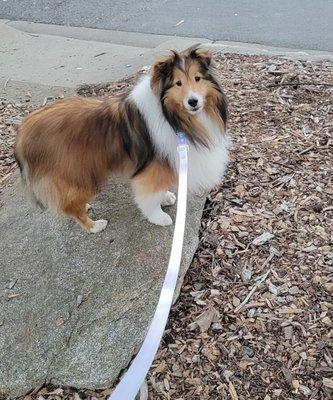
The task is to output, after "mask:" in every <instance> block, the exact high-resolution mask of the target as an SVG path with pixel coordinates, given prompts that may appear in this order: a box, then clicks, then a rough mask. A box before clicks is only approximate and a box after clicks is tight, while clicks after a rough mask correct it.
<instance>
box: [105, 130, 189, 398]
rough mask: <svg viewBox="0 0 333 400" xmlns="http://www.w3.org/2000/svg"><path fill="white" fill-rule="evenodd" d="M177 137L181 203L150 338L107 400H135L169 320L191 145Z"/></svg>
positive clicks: (185, 200)
mask: <svg viewBox="0 0 333 400" xmlns="http://www.w3.org/2000/svg"><path fill="white" fill-rule="evenodd" d="M177 138H178V153H179V178H178V200H177V214H176V222H175V230H174V234H173V240H172V247H171V253H170V258H169V265H168V269H167V272H166V275H165V278H164V282H163V286H162V290H161V293H160V298H159V301H158V304H157V307H156V310H155V314H154V317H153V319H152V322H151V324H150V327H149V330H148V333H147V336H146V338H145V340H144V342H143V344H142V346H141V348H140V351H139V352H138V354H137V355H136V357H135V358H134V360H133V362H132V364H131V366H130V367H129V369H128V370H127V372H126V373H125V375H124V376H123V378H122V379H121V381H120V382H119V384H118V385H117V386H116V389H115V390H114V392H113V393H112V394H111V396H110V397H109V399H108V400H134V398H135V396H136V394H137V393H138V392H139V390H140V387H141V385H142V383H143V381H144V379H145V377H146V375H147V373H148V371H149V368H150V367H151V364H152V362H153V361H154V357H155V354H156V352H157V350H158V347H159V345H160V342H161V340H162V336H163V333H164V329H165V326H166V323H167V321H168V316H169V313H170V308H171V305H172V300H173V295H174V292H175V288H176V284H177V279H178V273H179V268H180V262H181V256H182V249H183V241H184V231H185V218H186V202H187V161H188V160H187V153H188V146H187V142H186V136H185V134H184V133H178V134H177Z"/></svg>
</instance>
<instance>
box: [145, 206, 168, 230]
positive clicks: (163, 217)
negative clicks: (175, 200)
mask: <svg viewBox="0 0 333 400" xmlns="http://www.w3.org/2000/svg"><path fill="white" fill-rule="evenodd" d="M148 221H149V222H151V223H152V224H155V225H160V226H168V225H171V224H172V219H171V217H170V215H168V214H167V213H165V212H164V211H162V210H161V211H160V212H159V213H156V214H154V215H151V216H150V217H149V218H148Z"/></svg>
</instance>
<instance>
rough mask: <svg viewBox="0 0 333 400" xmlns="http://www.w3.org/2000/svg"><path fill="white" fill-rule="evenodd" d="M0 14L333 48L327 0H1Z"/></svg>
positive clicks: (332, 12)
mask: <svg viewBox="0 0 333 400" xmlns="http://www.w3.org/2000/svg"><path fill="white" fill-rule="evenodd" d="M0 18H4V19H10V20H26V21H33V22H44V23H49V24H58V25H69V26H79V27H92V28H103V29H112V30H120V31H127V32H142V33H155V34H164V35H177V36H187V37H202V38H207V39H210V40H225V41H237V42H248V43H259V44H263V45H268V46H276V47H289V48H299V49H313V50H326V51H333V1H332V0H269V1H267V0H251V1H250V0H183V1H180V0H136V1H124V0H113V1H109V0H99V1H91V0H90V1H86V0H66V1H63V0H34V1H31V0H0ZM0 40H1V39H0Z"/></svg>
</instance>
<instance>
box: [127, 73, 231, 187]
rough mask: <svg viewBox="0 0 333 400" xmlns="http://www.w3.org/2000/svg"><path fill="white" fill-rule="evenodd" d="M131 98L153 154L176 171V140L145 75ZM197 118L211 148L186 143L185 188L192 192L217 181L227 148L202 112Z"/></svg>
mask: <svg viewBox="0 0 333 400" xmlns="http://www.w3.org/2000/svg"><path fill="white" fill-rule="evenodd" d="M131 98H132V100H133V101H134V103H135V104H136V106H137V107H138V108H139V110H140V112H141V113H142V115H143V117H144V119H145V121H146V124H147V126H148V129H149V133H150V135H151V139H152V142H153V145H154V147H155V151H156V153H157V154H158V155H159V156H160V157H161V158H164V159H167V160H168V162H169V163H170V165H171V166H172V168H174V170H176V171H178V153H177V138H176V135H175V132H174V130H173V129H172V127H171V126H170V124H169V123H168V121H167V120H166V118H165V117H164V115H163V111H162V107H161V104H160V103H159V101H158V99H157V98H156V96H155V94H154V93H153V91H152V89H151V87H150V78H149V77H148V76H147V77H145V78H143V79H142V81H141V82H139V84H138V85H137V86H136V87H135V88H134V90H133V92H132V93H131ZM199 118H200V119H201V123H202V124H203V126H204V127H205V128H206V129H207V131H208V132H209V134H210V137H211V145H210V146H209V148H205V147H203V146H194V145H193V144H192V143H189V164H188V188H189V190H190V191H191V192H195V193H198V192H202V191H207V190H210V189H212V188H213V187H214V186H215V185H216V184H218V183H219V182H220V181H221V178H222V176H223V173H224V171H225V168H226V166H227V163H228V148H229V147H230V141H229V139H228V138H227V137H226V136H225V135H224V134H222V133H221V131H220V128H219V127H218V125H216V124H215V123H213V122H212V121H211V120H210V119H209V118H208V117H207V116H206V115H205V114H204V113H202V114H201V115H200V116H199Z"/></svg>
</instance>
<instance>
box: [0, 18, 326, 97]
mask: <svg viewBox="0 0 333 400" xmlns="http://www.w3.org/2000/svg"><path fill="white" fill-rule="evenodd" d="M0 36H1V37H2V39H3V40H2V41H1V43H0V49H1V51H0V65H1V69H0V97H6V98H8V99H11V100H14V101H17V100H19V101H25V100H27V97H26V94H27V93H29V99H30V101H31V102H32V103H40V102H42V101H43V100H44V98H45V97H49V96H53V97H57V96H69V95H72V94H74V93H75V88H76V87H77V86H78V85H80V84H83V83H99V82H108V81H116V80H118V79H121V78H123V77H125V76H128V75H131V74H132V73H134V72H136V71H137V70H139V69H141V68H142V67H144V66H145V65H149V64H151V63H152V62H153V61H154V59H156V57H158V56H160V55H162V54H163V53H165V52H166V51H167V50H169V49H176V50H182V49H185V48H187V47H189V46H191V45H193V44H196V43H202V44H204V45H205V46H206V47H209V48H211V49H212V50H214V51H218V52H222V53H238V54H248V55H258V54H263V55H267V56H271V57H283V58H289V59H299V60H310V61H318V60H330V61H333V53H331V52H323V51H313V50H308V51H304V50H297V49H288V48H277V47H269V46H262V45H259V44H253V43H239V42H228V41H214V42H213V41H211V40H207V39H205V38H187V37H179V36H166V35H155V34H144V33H136V32H121V31H113V30H105V29H93V28H80V27H72V26H59V25H49V24H42V23H33V22H27V21H10V20H4V19H0Z"/></svg>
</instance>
